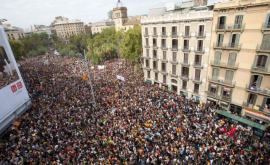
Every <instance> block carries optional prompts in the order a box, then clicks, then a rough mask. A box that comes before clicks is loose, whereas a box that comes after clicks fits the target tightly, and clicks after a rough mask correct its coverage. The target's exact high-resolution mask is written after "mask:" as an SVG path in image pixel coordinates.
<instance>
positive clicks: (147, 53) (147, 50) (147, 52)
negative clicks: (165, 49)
mask: <svg viewBox="0 0 270 165" xmlns="http://www.w3.org/2000/svg"><path fill="white" fill-rule="evenodd" d="M146 56H147V57H149V49H146Z"/></svg>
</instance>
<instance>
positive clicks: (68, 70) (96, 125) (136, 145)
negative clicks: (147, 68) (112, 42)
mask: <svg viewBox="0 0 270 165" xmlns="http://www.w3.org/2000/svg"><path fill="white" fill-rule="evenodd" d="M47 59H49V62H50V64H49V65H48V66H45V65H44V63H43V61H44V59H43V58H30V59H27V60H25V61H23V62H21V64H20V65H21V66H20V71H21V72H22V75H23V78H24V81H25V84H26V86H27V89H28V92H29V93H30V95H31V98H32V108H31V109H30V110H28V111H27V112H26V113H25V114H24V115H23V116H21V117H20V118H19V119H18V120H17V121H18V122H20V125H19V127H18V128H16V129H15V127H10V128H9V129H8V131H7V132H6V133H5V134H4V135H3V136H2V138H1V139H0V140H1V141H0V164H1V165H7V164H25V165H27V164H52V165H60V164H62V165H73V164H76V165H77V164H80V165H83V164H96V165H100V164H112V165H117V164H119V165H120V164H142V165H143V164H147V165H148V164H149V165H150V164H153V165H161V164H162V165H176V164H178V165H180V164H202V165H204V164H206V165H208V164H211V165H212V164H213V165H214V164H247V165H248V164H269V161H270V152H269V147H270V146H269V142H268V138H262V139H259V140H253V138H252V133H251V131H250V130H249V129H246V128H245V127H243V126H241V125H240V124H231V123H230V122H229V121H228V120H227V119H225V118H223V117H221V116H218V115H217V114H216V107H215V106H213V105H212V104H211V103H205V104H204V103H200V102H198V101H196V100H193V99H191V98H186V97H185V96H179V95H177V94H175V93H172V92H168V91H165V90H164V88H159V86H158V85H152V84H148V83H146V82H145V81H144V79H143V76H142V75H137V74H135V73H134V71H133V67H131V66H122V65H121V64H120V63H119V61H118V60H112V61H107V62H105V68H104V69H101V70H98V69H97V66H94V69H92V68H93V67H92V66H90V65H89V66H88V67H86V66H87V65H86V61H85V60H83V59H78V58H72V57H60V56H53V55H50V56H48V57H47ZM87 70H90V74H91V76H90V78H91V80H92V86H93V91H94V96H95V101H96V104H94V103H93V97H92V95H91V86H90V84H89V82H88V81H87V80H84V79H83V77H84V75H88V72H87ZM116 75H120V76H122V77H124V78H125V81H124V82H123V81H121V80H118V79H117V78H116ZM87 78H88V79H89V76H88V77H87Z"/></svg>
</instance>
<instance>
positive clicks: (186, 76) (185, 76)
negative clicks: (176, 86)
mask: <svg viewBox="0 0 270 165" xmlns="http://www.w3.org/2000/svg"><path fill="white" fill-rule="evenodd" d="M179 77H180V78H181V79H183V80H186V81H188V80H189V77H188V75H187V74H180V75H179Z"/></svg>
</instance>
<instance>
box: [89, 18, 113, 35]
mask: <svg viewBox="0 0 270 165" xmlns="http://www.w3.org/2000/svg"><path fill="white" fill-rule="evenodd" d="M111 27H114V21H113V20H104V21H99V22H95V23H93V24H92V25H91V32H92V34H96V33H101V32H102V30H103V29H106V28H111Z"/></svg>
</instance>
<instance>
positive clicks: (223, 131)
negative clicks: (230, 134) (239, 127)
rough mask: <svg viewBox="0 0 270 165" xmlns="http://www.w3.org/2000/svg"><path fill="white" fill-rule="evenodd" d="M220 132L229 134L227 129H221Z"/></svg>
mask: <svg viewBox="0 0 270 165" xmlns="http://www.w3.org/2000/svg"><path fill="white" fill-rule="evenodd" d="M219 132H222V133H226V132H227V129H226V127H223V128H221V129H220V130H219Z"/></svg>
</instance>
